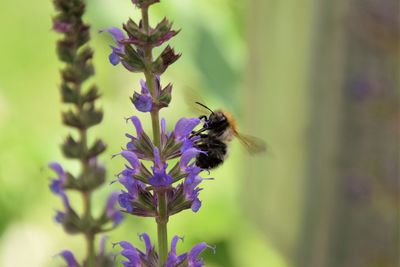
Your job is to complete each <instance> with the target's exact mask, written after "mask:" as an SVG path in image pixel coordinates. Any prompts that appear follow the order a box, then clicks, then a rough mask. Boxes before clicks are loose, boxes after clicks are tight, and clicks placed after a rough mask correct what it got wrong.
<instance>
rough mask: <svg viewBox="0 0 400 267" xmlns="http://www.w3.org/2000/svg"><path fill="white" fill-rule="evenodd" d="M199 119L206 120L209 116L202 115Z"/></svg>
mask: <svg viewBox="0 0 400 267" xmlns="http://www.w3.org/2000/svg"><path fill="white" fill-rule="evenodd" d="M199 119H200V120H204V121H207V119H208V118H207V116H206V115H201V116H200V117H199Z"/></svg>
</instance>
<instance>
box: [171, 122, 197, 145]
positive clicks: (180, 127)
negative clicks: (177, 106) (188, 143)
mask: <svg viewBox="0 0 400 267" xmlns="http://www.w3.org/2000/svg"><path fill="white" fill-rule="evenodd" d="M199 123H200V119H198V118H189V119H188V118H182V119H180V120H179V121H178V122H177V123H176V125H175V129H174V135H175V138H176V139H177V140H178V141H184V140H185V139H187V138H188V137H189V134H190V133H191V132H192V131H193V129H194V128H195V127H196V126H197V125H198V124H199Z"/></svg>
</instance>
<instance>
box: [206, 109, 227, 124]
mask: <svg viewBox="0 0 400 267" xmlns="http://www.w3.org/2000/svg"><path fill="white" fill-rule="evenodd" d="M227 123H228V121H227V118H226V116H225V114H224V113H223V112H222V111H221V110H216V111H214V112H213V113H211V114H210V116H209V117H208V121H207V126H208V128H211V129H213V128H219V127H221V126H222V127H224V126H225V125H226V124H227Z"/></svg>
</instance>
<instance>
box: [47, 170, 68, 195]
mask: <svg viewBox="0 0 400 267" xmlns="http://www.w3.org/2000/svg"><path fill="white" fill-rule="evenodd" d="M49 168H50V169H52V170H53V171H54V172H55V173H56V174H57V178H54V179H52V180H51V184H50V190H51V191H52V192H53V193H54V194H57V195H60V194H63V193H64V189H63V185H64V184H65V182H66V180H67V174H66V173H65V171H64V169H63V168H62V167H61V165H60V164H59V163H57V162H51V163H50V164H49Z"/></svg>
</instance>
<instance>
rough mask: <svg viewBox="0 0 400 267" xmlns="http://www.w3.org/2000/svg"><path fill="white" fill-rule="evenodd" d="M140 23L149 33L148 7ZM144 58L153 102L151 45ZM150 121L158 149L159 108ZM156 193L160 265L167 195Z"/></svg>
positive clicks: (165, 233)
mask: <svg viewBox="0 0 400 267" xmlns="http://www.w3.org/2000/svg"><path fill="white" fill-rule="evenodd" d="M142 23H143V27H144V30H145V31H146V32H147V33H149V32H150V26H149V14H148V7H144V8H142ZM144 60H145V66H146V69H145V72H144V75H145V77H146V84H147V87H148V88H149V91H150V94H151V96H152V97H153V102H157V99H156V92H155V84H154V83H155V76H154V73H153V72H152V62H153V55H152V47H146V48H144ZM151 123H152V128H153V142H154V145H155V146H156V147H158V148H159V149H160V145H161V141H160V119H159V110H158V109H155V110H153V111H152V112H151ZM155 193H156V194H157V202H158V203H157V204H158V216H157V217H156V222H157V237H158V255H159V259H160V261H159V266H160V267H162V266H163V265H164V263H165V261H166V260H167V255H168V251H169V248H168V230H167V223H168V202H167V195H166V193H165V191H158V192H155Z"/></svg>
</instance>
